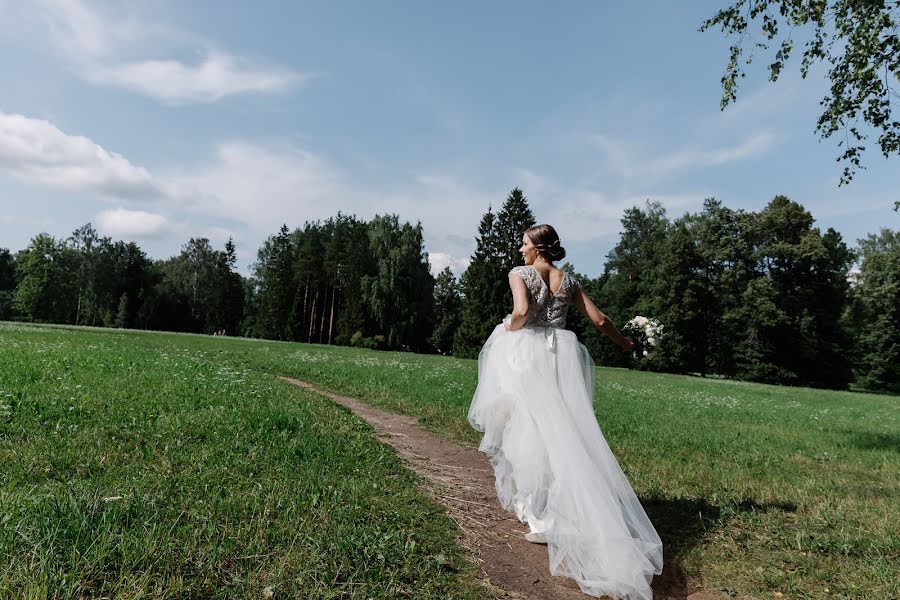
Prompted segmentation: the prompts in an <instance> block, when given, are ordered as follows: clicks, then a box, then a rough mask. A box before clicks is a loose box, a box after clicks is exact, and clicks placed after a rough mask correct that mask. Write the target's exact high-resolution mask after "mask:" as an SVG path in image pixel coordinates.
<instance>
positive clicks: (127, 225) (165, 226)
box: [96, 207, 172, 239]
mask: <svg viewBox="0 0 900 600" xmlns="http://www.w3.org/2000/svg"><path fill="white" fill-rule="evenodd" d="M96 222H97V230H98V231H99V232H100V233H102V234H104V235H109V236H110V237H113V238H116V239H134V238H152V237H161V236H164V235H166V234H167V233H170V231H171V229H172V226H171V225H170V224H169V222H168V220H167V219H166V218H165V217H164V216H162V215H160V214H156V213H149V212H145V211H142V210H128V209H125V208H121V207H119V208H114V209H111V210H104V211H101V212H100V213H99V214H97V216H96Z"/></svg>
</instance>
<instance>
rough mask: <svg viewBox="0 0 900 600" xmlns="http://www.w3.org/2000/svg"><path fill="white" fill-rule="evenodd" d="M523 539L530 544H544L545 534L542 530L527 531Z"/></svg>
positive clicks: (545, 541) (545, 540)
mask: <svg viewBox="0 0 900 600" xmlns="http://www.w3.org/2000/svg"><path fill="white" fill-rule="evenodd" d="M525 539H526V540H528V541H529V542H531V543H532V544H546V543H547V534H546V533H544V532H543V531H529V532H528V533H526V534H525Z"/></svg>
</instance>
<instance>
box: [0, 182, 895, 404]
mask: <svg viewBox="0 0 900 600" xmlns="http://www.w3.org/2000/svg"><path fill="white" fill-rule="evenodd" d="M534 223H535V219H534V216H533V214H532V212H531V209H530V207H529V205H528V201H527V198H526V197H525V195H524V193H523V192H522V190H520V189H518V188H516V189H513V190H512V191H511V192H510V193H509V195H508V197H507V198H506V199H505V201H504V202H503V203H502V205H501V206H500V208H499V210H496V211H495V210H493V209H491V208H488V210H487V212H486V213H485V214H484V215H483V216H482V218H481V221H480V223H479V226H478V230H477V231H476V232H472V233H473V235H474V238H475V250H474V252H473V254H472V256H471V258H470V263H469V265H468V267H467V268H466V270H465V272H464V273H462V275H461V276H460V278H459V279H457V278H456V276H455V275H454V274H453V272H452V271H451V270H450V269H449V268H446V269H444V270H443V271H441V272H440V273H437V274H436V275H435V274H432V273H431V270H430V266H429V262H428V253H427V250H426V248H425V241H424V231H423V228H422V226H421V224H418V223H417V224H411V223H408V222H404V221H402V220H401V218H400V217H399V216H398V215H376V216H375V217H374V218H372V219H371V220H369V221H365V220H361V219H359V218H357V217H356V216H353V215H345V214H341V213H338V214H336V215H335V216H333V217H331V218H329V219H327V220H325V221H314V222H307V223H305V224H304V225H303V226H302V227H298V228H296V229H293V230H291V229H290V228H289V227H288V226H287V225H283V226H282V227H281V229H280V230H279V231H277V232H275V233H274V234H272V235H271V236H269V237H268V238H267V239H266V240H265V241H264V243H263V244H262V246H261V247H260V248H259V250H258V253H257V258H256V261H255V262H254V263H253V265H252V267H251V273H250V275H249V276H247V277H245V276H243V275H241V274H240V273H239V272H238V271H237V268H236V256H235V245H234V242H233V241H232V240H228V242H227V243H226V244H225V246H224V248H222V249H216V248H213V247H212V246H211V244H210V241H209V240H208V239H205V238H192V239H190V240H188V241H187V242H186V243H185V244H184V245H183V246H182V248H181V252H180V253H179V254H178V255H177V256H173V257H170V258H167V259H159V260H157V259H152V258H150V257H148V256H147V254H146V253H145V252H144V251H143V250H142V249H141V248H140V247H139V246H138V245H137V244H136V243H134V242H123V241H114V240H112V239H110V238H109V237H101V236H99V235H98V233H97V231H96V230H95V229H94V228H93V227H92V226H91V224H86V225H84V226H82V227H80V228H78V229H76V230H75V231H74V232H73V233H72V235H71V236H69V237H68V238H65V239H61V238H55V237H53V236H51V235H48V234H46V233H39V234H37V235H35V236H34V237H33V238H32V239H31V241H30V243H29V244H28V246H27V247H26V248H24V249H22V250H20V251H18V252H15V253H12V252H10V251H9V250H8V249H5V248H0V320H15V321H30V322H42V323H58V324H71V325H88V326H100V327H119V328H134V329H150V330H166V331H182V332H194V333H207V334H213V333H225V334H227V335H233V336H243V337H255V338H265V339H273V340H286V341H297V342H305V343H316V344H339V345H350V346H357V347H363V348H372V349H384V350H402V351H410V352H423V353H441V354H445V355H454V356H457V357H461V358H472V357H476V356H477V355H478V351H479V349H480V348H481V345H482V344H483V343H484V341H485V340H486V339H487V337H488V335H489V334H490V332H491V330H492V329H493V328H494V327H495V326H496V324H497V323H499V322H500V321H501V320H502V318H503V317H504V315H505V314H506V313H507V312H508V311H509V308H510V306H509V305H510V303H511V300H510V295H509V288H508V283H507V273H508V271H509V270H510V269H511V268H512V267H514V266H515V265H517V264H520V263H521V260H522V259H521V256H520V255H519V253H518V248H519V246H520V245H521V235H522V232H523V231H524V230H525V229H526V228H527V227H529V226H531V225H533V224H534ZM560 225H562V226H564V224H560ZM563 244H565V240H564V239H563ZM561 268H563V269H564V270H567V271H568V272H569V273H571V274H573V275H575V276H576V277H577V279H578V280H579V281H580V282H581V284H582V287H583V288H584V290H585V291H586V292H587V293H588V295H589V296H590V297H591V298H592V299H593V300H594V302H595V304H597V306H599V307H600V308H601V310H603V311H604V312H605V313H606V314H607V315H609V316H610V317H611V318H612V319H613V321H614V322H616V323H618V324H622V323H624V322H625V321H627V320H628V319H630V318H631V317H633V316H635V315H639V314H640V315H645V316H650V317H653V318H656V319H659V320H660V321H661V322H662V323H664V324H665V328H666V332H667V333H666V339H665V343H664V344H663V347H662V349H661V350H660V351H659V352H658V353H656V354H655V355H654V356H653V357H652V358H650V359H642V360H640V361H636V360H634V359H633V358H632V357H631V356H630V355H629V354H626V353H622V352H620V351H619V350H618V349H617V348H616V347H615V346H614V345H613V344H611V343H609V342H608V341H607V340H605V339H602V338H603V336H602V334H600V333H599V332H597V331H595V330H593V329H592V328H591V327H590V326H589V324H588V322H587V321H586V320H585V319H584V318H583V317H582V316H581V315H579V314H570V315H569V319H568V321H569V323H568V327H569V328H570V329H572V330H573V331H575V332H576V333H577V334H578V335H579V337H580V339H581V340H582V341H583V343H584V344H585V345H586V346H587V347H588V349H589V350H590V352H591V354H592V355H593V356H594V359H595V360H596V361H597V362H598V363H599V364H603V365H606V366H628V367H633V368H639V369H647V370H653V371H662V372H671V373H688V374H695V375H699V376H704V377H713V376H714V377H725V378H732V379H737V380H746V381H755V382H764V383H775V384H783V385H802V386H811V387H824V388H833V389H847V388H850V387H852V388H854V389H867V390H873V391H884V392H888V393H898V392H900V236H898V233H897V232H896V231H892V230H890V229H881V230H880V231H878V232H875V233H870V234H869V235H868V236H867V237H866V238H865V239H861V240H858V241H857V243H856V244H855V245H853V246H851V245H848V244H847V242H846V241H845V240H843V239H842V237H841V235H840V234H839V233H838V232H836V231H834V230H833V229H828V230H827V231H825V232H823V231H821V230H820V229H819V228H817V227H816V226H815V220H814V218H813V216H812V214H811V213H810V212H809V211H808V210H807V209H805V208H804V207H803V206H802V205H800V204H798V203H797V202H794V201H792V200H790V199H788V198H786V197H784V196H776V197H775V198H773V199H772V200H771V201H770V202H769V203H768V204H767V205H766V206H765V208H763V209H762V210H760V211H758V212H752V211H745V210H734V209H730V208H728V207H726V206H725V205H724V204H723V203H722V202H720V201H718V200H716V199H707V200H706V201H705V202H704V205H703V208H702V210H700V211H699V212H696V213H686V214H684V215H682V216H680V217H677V218H673V217H671V216H670V215H668V214H667V213H666V210H665V209H664V207H663V206H662V205H661V204H660V203H658V202H654V201H651V200H648V201H647V202H646V203H645V204H644V205H643V206H635V207H632V208H630V209H628V210H626V211H625V212H624V214H623V216H622V219H621V231H620V237H619V240H618V242H617V244H616V245H615V246H614V248H613V249H612V250H611V251H610V252H609V254H608V256H607V260H606V263H605V266H604V268H603V272H602V273H601V274H599V275H598V276H596V277H593V278H592V277H590V276H588V275H583V274H580V273H578V272H576V271H575V269H574V267H573V266H572V265H571V264H570V263H565V264H563V265H561ZM572 310H573V312H574V309H572Z"/></svg>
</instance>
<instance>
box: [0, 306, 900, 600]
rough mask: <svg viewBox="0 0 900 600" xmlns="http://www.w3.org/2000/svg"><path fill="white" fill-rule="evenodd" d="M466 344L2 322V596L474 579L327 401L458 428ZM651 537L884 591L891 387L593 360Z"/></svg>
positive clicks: (753, 584)
mask: <svg viewBox="0 0 900 600" xmlns="http://www.w3.org/2000/svg"><path fill="white" fill-rule="evenodd" d="M476 371H477V367H476V363H475V361H471V360H458V359H453V358H447V357H441V356H425V355H415V354H405V353H390V352H375V351H365V350H357V349H351V348H343V347H328V346H315V345H305V344H295V343H279V342H265V341H257V340H242V339H231V338H217V337H207V336H194V335H185V334H167V333H147V332H135V331H123V330H91V329H76V328H56V327H44V326H41V327H38V326H31V325H24V324H14V323H0V556H2V557H4V558H3V560H2V561H0V597H7V596H13V597H28V598H92V597H128V598H188V597H190V598H245V597H266V596H270V597H272V596H274V597H276V598H280V597H286V598H292V597H303V598H397V597H410V598H489V597H492V593H491V591H490V590H489V589H487V588H486V587H485V586H484V585H482V584H480V582H479V581H478V579H477V577H476V570H475V569H474V567H472V566H471V564H470V563H469V562H468V561H467V560H466V556H465V554H464V551H462V550H461V549H460V548H459V547H458V546H457V545H456V542H455V540H456V537H457V532H456V530H455V529H454V524H453V522H452V521H450V520H449V518H447V517H446V516H445V515H444V513H443V511H442V510H441V508H440V506H439V505H437V504H435V503H434V502H433V501H432V500H430V499H429V498H428V497H426V496H425V495H424V493H423V492H422V491H421V490H420V489H419V488H418V487H417V486H416V479H415V477H414V476H413V475H412V474H410V473H408V472H406V471H405V470H403V468H402V465H401V464H400V462H399V460H398V459H397V458H396V456H395V455H394V454H393V452H392V450H391V449H390V448H389V447H388V446H385V445H384V444H382V443H380V442H378V441H377V440H376V439H375V437H374V435H373V433H372V430H371V429H370V428H369V427H368V426H367V425H366V424H365V423H363V422H361V421H359V420H358V419H356V418H355V417H353V416H352V415H351V414H350V413H349V412H348V411H346V410H345V409H343V408H339V407H337V406H334V405H332V404H331V403H330V402H327V401H325V400H323V399H322V398H320V397H318V396H316V395H314V394H311V393H309V392H307V391H304V390H301V389H297V388H295V387H293V386H290V385H288V384H286V383H283V382H281V381H279V380H278V379H277V377H276V376H278V375H286V376H291V377H296V378H299V379H303V380H306V381H309V382H312V383H315V384H317V385H319V386H320V387H323V388H326V389H329V390H331V391H335V392H339V393H343V394H346V395H351V396H354V397H357V398H359V399H361V400H363V401H365V402H368V403H370V404H372V405H375V406H378V407H380V408H383V409H386V410H390V411H394V412H398V413H403V414H409V415H414V416H416V417H417V418H418V419H419V421H420V422H421V423H422V425H423V426H424V427H425V428H427V429H429V430H431V431H434V432H437V433H440V434H441V435H445V436H448V437H450V438H452V439H455V440H457V441H459V442H460V443H463V444H467V445H474V444H476V443H477V436H476V434H475V432H474V431H472V430H471V429H470V428H469V427H468V424H467V423H466V420H465V414H466V410H467V408H468V403H469V400H470V399H471V395H472V392H473V391H474V388H475V384H476ZM595 408H596V414H597V417H598V420H599V422H600V425H601V428H602V429H603V431H604V434H605V435H606V437H607V439H608V441H609V443H610V446H611V447H612V449H613V451H614V452H615V453H616V455H617V457H618V459H619V461H620V463H621V465H622V467H623V469H624V470H625V472H626V474H627V475H628V477H629V478H630V480H631V482H632V485H633V487H634V489H635V491H636V492H637V494H638V496H639V497H640V499H641V501H642V502H643V503H644V505H645V507H646V509H647V512H648V514H649V516H650V518H651V520H652V521H653V523H654V524H655V525H656V527H657V529H658V530H659V532H660V535H661V537H662V538H663V542H664V544H665V545H666V547H667V556H668V558H669V560H674V561H677V563H678V564H679V565H680V567H681V568H682V569H683V570H684V571H685V572H686V573H687V574H689V575H693V576H697V577H700V578H702V580H703V582H704V585H705V587H706V588H707V589H710V590H722V591H723V592H724V593H725V595H731V596H733V597H737V598H771V597H773V595H777V594H782V595H783V597H785V598H878V599H883V598H897V597H900V583H898V578H897V576H896V564H897V562H898V559H900V501H898V500H900V433H898V432H900V405H898V399H897V398H896V397H890V396H880V395H872V394H861V393H851V392H834V391H824V390H813V389H806V388H787V387H775V386H765V385H758V384H748V383H740V382H734V381H727V380H712V379H700V378H692V377H684V376H674V375H663V374H653V373H647V372H638V371H628V370H621V369H608V368H599V369H598V373H597V390H596V398H595Z"/></svg>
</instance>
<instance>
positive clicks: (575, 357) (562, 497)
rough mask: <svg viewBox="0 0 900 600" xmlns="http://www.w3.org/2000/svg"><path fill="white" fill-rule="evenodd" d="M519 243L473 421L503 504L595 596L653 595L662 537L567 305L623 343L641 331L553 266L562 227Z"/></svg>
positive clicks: (556, 565)
mask: <svg viewBox="0 0 900 600" xmlns="http://www.w3.org/2000/svg"><path fill="white" fill-rule="evenodd" d="M519 252H521V253H522V256H523V258H524V259H525V265H524V266H520V267H515V268H514V269H513V270H512V271H510V272H509V286H510V288H511V289H512V295H513V311H512V314H511V315H509V316H507V318H506V319H505V320H504V322H503V323H502V324H500V325H498V326H497V327H496V328H495V329H494V331H493V333H492V334H491V336H490V337H489V338H488V340H487V342H486V343H485V344H484V348H483V349H482V350H481V354H480V355H479V358H478V387H477V389H476V390H475V396H474V397H473V399H472V405H471V407H470V408H469V421H470V422H471V424H472V426H473V427H475V428H476V429H478V430H479V431H482V432H483V433H484V437H483V438H482V440H481V445H480V450H481V451H482V452H484V453H486V454H487V455H488V456H489V457H490V459H491V464H492V465H493V467H494V475H495V477H496V486H497V495H498V497H499V499H500V503H501V504H502V505H503V507H504V508H505V509H506V510H508V511H510V512H514V513H515V514H516V516H517V517H518V518H519V520H520V521H522V522H523V523H527V524H528V527H529V529H530V532H529V533H528V534H526V536H525V537H526V538H527V539H528V540H529V541H532V542H536V543H546V544H547V547H548V551H549V555H550V572H551V573H552V574H554V575H564V576H567V577H571V578H572V579H574V580H575V581H576V582H578V585H579V586H580V587H581V589H582V591H584V592H585V593H588V594H591V595H594V596H603V595H608V596H611V597H613V598H620V599H627V600H638V599H640V600H650V599H651V598H652V597H653V594H652V592H651V590H650V581H651V579H652V578H653V575H654V574H658V573H660V572H661V571H662V542H661V541H660V539H659V536H658V535H657V533H656V530H655V529H654V528H653V525H651V523H650V520H649V519H648V518H647V515H646V513H645V512H644V509H643V508H642V507H641V504H640V502H639V501H638V499H637V496H635V494H634V492H633V491H632V489H631V486H630V485H629V483H628V479H627V478H626V477H625V474H624V473H623V472H622V469H621V468H620V467H619V464H618V463H617V462H616V459H615V457H614V456H613V454H612V452H611V451H610V449H609V446H608V445H607V443H606V439H605V438H604V437H603V433H602V432H601V431H600V427H599V425H598V424H597V420H596V417H595V415H594V405H593V400H594V371H595V368H594V363H593V361H592V360H591V357H590V355H589V354H588V352H587V349H586V348H585V347H584V346H583V345H581V343H579V342H578V340H577V339H576V337H575V334H574V333H572V332H571V331H568V330H566V329H564V327H565V324H566V311H567V309H568V307H569V305H570V304H574V305H575V307H577V308H578V309H579V310H580V311H581V312H582V313H584V314H585V316H586V317H587V318H588V319H589V320H590V321H591V322H592V323H593V324H594V326H595V327H597V329H599V330H600V331H602V332H603V333H604V334H606V335H607V336H609V338H610V339H612V341H613V342H615V343H616V344H618V345H619V346H620V347H622V349H623V350H629V349H631V348H632V347H633V345H634V342H632V341H631V340H630V339H629V338H626V337H623V336H622V335H621V334H620V333H619V331H618V330H617V329H616V327H615V325H613V323H612V322H611V321H610V320H609V318H607V317H606V315H604V314H603V313H602V312H600V310H598V309H597V307H596V306H594V303H593V302H591V299H590V298H589V297H588V296H587V294H585V293H584V291H583V290H582V289H581V286H580V285H579V284H578V282H577V281H576V280H575V279H574V278H573V277H571V276H570V275H568V274H567V273H565V272H564V271H562V270H560V269H558V268H556V267H554V266H553V261H556V260H561V259H562V258H564V257H565V255H566V251H565V249H564V248H563V247H562V246H560V242H559V236H558V235H557V233H556V231H555V230H554V229H553V227H551V226H550V225H536V226H534V227H531V228H529V229H528V230H526V231H525V234H524V235H523V236H522V247H521V248H520V249H519Z"/></svg>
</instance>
